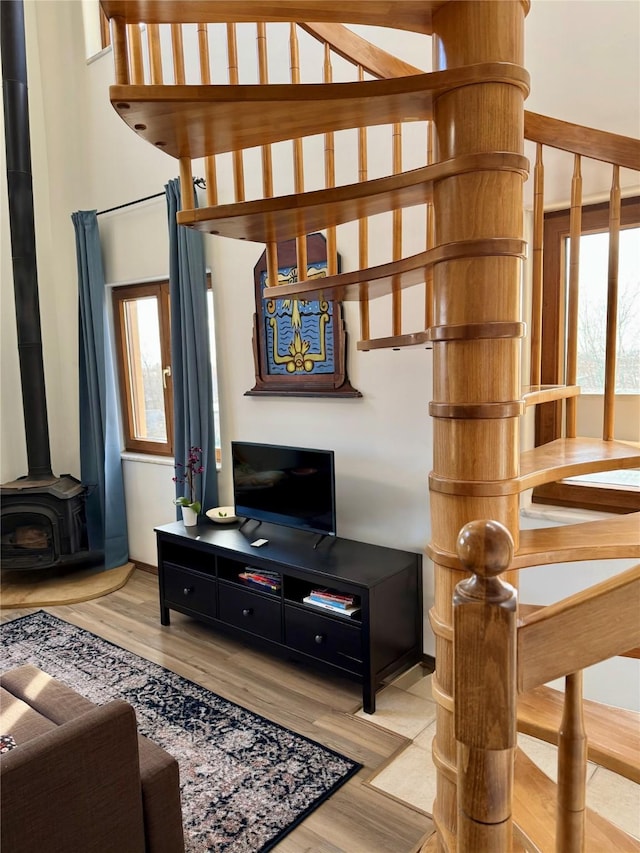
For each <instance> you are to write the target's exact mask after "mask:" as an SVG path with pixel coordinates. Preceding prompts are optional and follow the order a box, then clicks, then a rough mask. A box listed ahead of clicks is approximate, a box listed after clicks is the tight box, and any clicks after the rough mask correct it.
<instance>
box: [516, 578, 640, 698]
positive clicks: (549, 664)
mask: <svg viewBox="0 0 640 853" xmlns="http://www.w3.org/2000/svg"><path fill="white" fill-rule="evenodd" d="M639 612H640V564H638V565H637V566H633V567H632V568H630V569H627V571H625V572H622V573H621V574H619V575H616V576H615V577H613V578H609V579H607V580H605V581H602V582H601V583H598V584H595V585H594V586H592V587H589V589H586V590H583V591H582V592H579V593H576V594H575V595H571V596H569V597H568V598H565V599H563V600H562V601H558V602H557V603H555V604H551V605H549V606H548V607H545V608H543V609H542V610H539V611H538V612H537V613H534V614H532V615H531V616H528V617H526V618H525V619H524V620H523V622H522V624H521V626H520V627H519V629H518V691H519V692H520V693H523V692H525V691H526V690H531V689H532V688H534V687H539V686H540V685H541V684H546V683H547V682H548V681H552V680H553V679H554V678H560V677H561V676H564V675H566V674H567V673H570V672H577V671H578V670H581V669H585V667H587V666H592V665H593V664H595V663H599V662H600V661H603V660H607V659H608V658H610V657H614V656H615V655H618V654H620V653H622V652H626V651H628V650H629V649H630V648H632V647H634V646H637V645H638V644H640V620H639V619H638V613H639ZM559 649H562V654H558V650H559Z"/></svg>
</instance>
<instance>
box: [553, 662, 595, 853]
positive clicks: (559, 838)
mask: <svg viewBox="0 0 640 853" xmlns="http://www.w3.org/2000/svg"><path fill="white" fill-rule="evenodd" d="M565 685H566V686H565V694H564V710H563V714H562V724H561V726H560V730H559V732H558V818H557V826H556V853H582V851H583V850H584V843H585V808H586V791H587V779H586V771H587V734H586V731H585V727H584V713H583V709H582V670H580V671H579V672H574V673H571V674H570V675H567V677H566V679H565Z"/></svg>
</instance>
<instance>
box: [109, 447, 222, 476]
mask: <svg viewBox="0 0 640 853" xmlns="http://www.w3.org/2000/svg"><path fill="white" fill-rule="evenodd" d="M120 459H121V460H122V461H123V462H146V463H147V464H149V465H166V466H167V467H170V468H174V467H175V461H174V459H173V456H153V455H152V454H150V453H134V452H133V451H131V450H123V451H122V452H121V453H120ZM221 470H222V465H221V464H220V463H219V462H216V471H218V472H220V471H221Z"/></svg>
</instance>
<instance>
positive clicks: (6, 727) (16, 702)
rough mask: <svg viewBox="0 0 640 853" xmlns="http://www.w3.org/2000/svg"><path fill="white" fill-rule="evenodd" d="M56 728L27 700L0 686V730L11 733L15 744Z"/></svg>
mask: <svg viewBox="0 0 640 853" xmlns="http://www.w3.org/2000/svg"><path fill="white" fill-rule="evenodd" d="M55 728H57V726H56V724H55V723H53V722H51V720H50V719H49V718H48V717H46V716H44V715H43V714H41V713H40V712H39V711H36V710H35V708H32V707H31V706H30V705H29V704H28V703H27V702H25V701H23V700H22V699H20V698H18V697H17V696H14V694H13V693H10V692H9V691H8V690H6V689H5V687H4V682H3V686H1V687H0V731H1V732H5V733H6V734H8V735H11V737H13V738H14V739H15V741H16V743H17V744H21V743H25V742H26V741H28V740H31V738H32V737H37V736H38V735H41V734H44V733H45V732H49V731H51V730H52V729H55Z"/></svg>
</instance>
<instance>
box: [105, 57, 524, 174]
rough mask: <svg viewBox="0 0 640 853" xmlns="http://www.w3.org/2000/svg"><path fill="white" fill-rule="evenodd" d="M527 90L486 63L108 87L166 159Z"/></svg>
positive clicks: (519, 76)
mask: <svg viewBox="0 0 640 853" xmlns="http://www.w3.org/2000/svg"><path fill="white" fill-rule="evenodd" d="M480 81H482V82H501V83H512V84H514V85H517V86H520V87H522V88H523V89H525V91H528V75H527V73H526V72H525V71H524V69H522V68H521V67H520V66H517V65H513V64H511V63H507V62H487V63H481V64H478V65H468V66H461V67H459V68H452V69H448V70H446V71H433V72H431V73H429V74H415V75H412V76H410V77H396V78H392V79H389V80H366V81H358V82H352V83H298V84H296V85H293V84H290V83H272V84H252V85H248V84H239V85H234V86H232V85H153V86H146V85H121V84H120V85H114V86H111V87H110V89H109V96H110V99H111V103H112V105H113V107H114V109H115V110H116V112H117V113H118V114H119V115H120V117H121V118H122V119H123V121H125V122H126V124H127V125H128V126H129V127H130V128H131V129H132V130H133V131H135V133H137V134H138V135H139V136H140V137H142V138H143V139H145V140H146V141H147V142H149V143H150V144H151V145H154V146H156V147H159V148H161V150H163V151H166V152H167V153H168V154H170V155H171V156H172V157H176V158H182V157H186V158H191V159H192V160H195V159H199V158H201V157H206V156H209V155H212V154H220V153H223V152H226V151H239V150H241V149H244V148H254V147H256V146H261V145H269V144H271V143H274V142H282V141H283V140H288V139H298V138H300V137H305V136H312V135H314V134H319V133H328V132H330V131H337V130H348V129H351V128H354V127H368V126H374V125H380V124H393V123H395V122H405V121H424V120H426V119H430V118H431V117H432V106H433V99H434V97H436V96H437V95H440V94H442V93H444V92H448V91H451V90H452V89H456V88H458V87H460V86H466V85H469V84H472V83H476V82H480Z"/></svg>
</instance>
